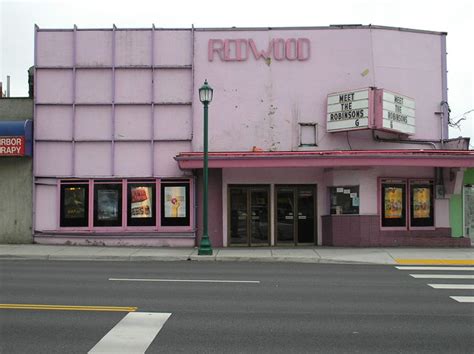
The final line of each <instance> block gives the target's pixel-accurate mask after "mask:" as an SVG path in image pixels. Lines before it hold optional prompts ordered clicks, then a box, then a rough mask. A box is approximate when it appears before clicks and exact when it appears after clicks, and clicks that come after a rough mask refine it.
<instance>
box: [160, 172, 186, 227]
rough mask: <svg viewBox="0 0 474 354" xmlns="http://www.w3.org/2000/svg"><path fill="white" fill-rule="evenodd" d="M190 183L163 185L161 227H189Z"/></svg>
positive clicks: (163, 182)
mask: <svg viewBox="0 0 474 354" xmlns="http://www.w3.org/2000/svg"><path fill="white" fill-rule="evenodd" d="M189 222H190V203H189V183H187V182H166V181H162V183H161V226H189V224H190V223H189Z"/></svg>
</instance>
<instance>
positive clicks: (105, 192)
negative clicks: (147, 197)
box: [94, 183, 122, 226]
mask: <svg viewBox="0 0 474 354" xmlns="http://www.w3.org/2000/svg"><path fill="white" fill-rule="evenodd" d="M94 226H122V184H121V183H120V184H117V183H96V184H95V185H94Z"/></svg>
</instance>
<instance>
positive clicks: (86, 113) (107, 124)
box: [75, 106, 112, 140]
mask: <svg viewBox="0 0 474 354" xmlns="http://www.w3.org/2000/svg"><path fill="white" fill-rule="evenodd" d="M111 112H112V108H111V107H110V106H76V129H75V134H76V136H75V139H77V140H98V139H101V140H102V139H104V140H110V139H111V137H112V118H111Z"/></svg>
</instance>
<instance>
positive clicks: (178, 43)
mask: <svg viewBox="0 0 474 354" xmlns="http://www.w3.org/2000/svg"><path fill="white" fill-rule="evenodd" d="M154 43H155V45H154V59H155V63H154V65H165V66H166V65H191V64H192V54H193V53H192V45H193V44H192V36H191V31H190V30H186V31H167V30H164V31H162V30H160V31H156V33H155V38H154Z"/></svg>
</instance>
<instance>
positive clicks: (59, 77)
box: [35, 69, 73, 104]
mask: <svg viewBox="0 0 474 354" xmlns="http://www.w3.org/2000/svg"><path fill="white" fill-rule="evenodd" d="M35 84H36V92H35V94H36V103H62V104H64V103H72V96H73V81H72V70H71V69H37V70H36V83H35Z"/></svg>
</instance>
